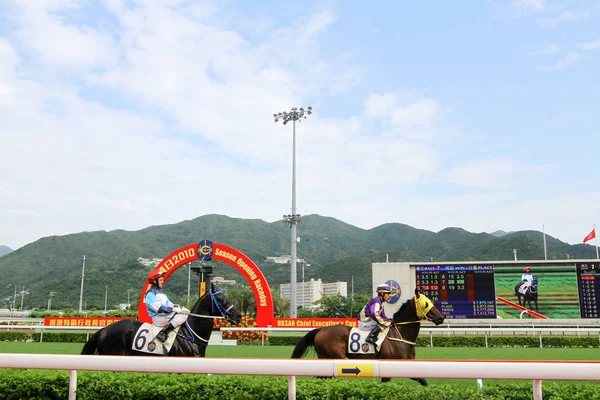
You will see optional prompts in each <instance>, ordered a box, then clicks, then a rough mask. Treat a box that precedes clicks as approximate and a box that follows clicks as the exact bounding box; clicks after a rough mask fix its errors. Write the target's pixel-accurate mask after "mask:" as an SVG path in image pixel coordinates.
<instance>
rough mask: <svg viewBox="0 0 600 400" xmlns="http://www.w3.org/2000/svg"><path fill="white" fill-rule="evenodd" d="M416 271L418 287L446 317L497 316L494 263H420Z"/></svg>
mask: <svg viewBox="0 0 600 400" xmlns="http://www.w3.org/2000/svg"><path fill="white" fill-rule="evenodd" d="M415 271H416V277H417V282H416V283H417V289H419V291H421V292H422V293H423V294H425V295H426V296H427V297H429V298H430V299H431V300H432V301H433V302H434V303H435V306H436V307H437V309H438V310H440V311H441V312H442V314H444V315H445V316H446V318H496V292H495V290H494V267H493V266H491V265H438V266H418V267H416V269H415Z"/></svg>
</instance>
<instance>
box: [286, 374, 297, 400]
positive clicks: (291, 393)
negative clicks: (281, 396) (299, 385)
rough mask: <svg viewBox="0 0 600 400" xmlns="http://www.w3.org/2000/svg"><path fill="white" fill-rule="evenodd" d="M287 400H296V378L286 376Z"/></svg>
mask: <svg viewBox="0 0 600 400" xmlns="http://www.w3.org/2000/svg"><path fill="white" fill-rule="evenodd" d="M288 400H296V376H295V375H290V376H288Z"/></svg>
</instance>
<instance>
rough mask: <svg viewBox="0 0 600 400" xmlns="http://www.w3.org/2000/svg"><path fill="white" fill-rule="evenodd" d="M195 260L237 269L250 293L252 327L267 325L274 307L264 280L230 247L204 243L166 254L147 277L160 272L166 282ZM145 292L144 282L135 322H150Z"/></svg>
mask: <svg viewBox="0 0 600 400" xmlns="http://www.w3.org/2000/svg"><path fill="white" fill-rule="evenodd" d="M198 259H202V260H206V261H208V260H210V259H214V260H219V261H222V262H224V263H226V264H229V265H231V266H232V267H234V268H235V269H237V270H238V271H239V272H240V273H241V274H242V275H243V276H244V278H246V280H247V281H248V283H249V284H250V288H251V289H252V292H253V293H254V300H255V302H256V324H257V325H258V326H259V327H267V326H269V325H270V324H271V320H272V318H273V315H274V307H273V297H272V296H271V289H270V288H269V284H268V283H267V279H266V278H265V276H264V275H263V273H262V271H261V270H260V269H259V268H258V266H257V265H256V264H255V263H254V261H252V260H251V259H250V258H249V257H247V256H246V255H245V254H244V253H242V252H240V251H238V250H236V249H234V248H232V247H229V246H225V245H224V244H220V243H212V242H210V241H208V240H203V241H201V242H200V243H198V244H195V243H194V244H190V245H187V246H185V247H182V248H181V249H179V250H176V251H174V252H173V253H171V254H169V255H168V256H167V257H165V259H164V260H162V261H161V262H160V263H159V264H158V265H157V266H156V267H155V268H154V269H153V270H152V271H150V273H152V272H154V271H161V272H163V273H164V274H165V282H166V281H167V279H168V278H169V276H170V275H171V274H172V273H173V272H174V271H175V270H176V269H177V268H179V267H181V266H183V265H186V264H187V263H189V262H191V261H194V260H198ZM148 276H150V274H148ZM148 289H150V284H149V283H148V282H145V284H144V287H143V288H142V292H141V293H140V298H139V302H138V318H139V320H140V321H145V322H152V319H151V318H150V316H149V315H148V312H147V311H146V306H145V304H144V297H145V296H146V292H147V291H148Z"/></svg>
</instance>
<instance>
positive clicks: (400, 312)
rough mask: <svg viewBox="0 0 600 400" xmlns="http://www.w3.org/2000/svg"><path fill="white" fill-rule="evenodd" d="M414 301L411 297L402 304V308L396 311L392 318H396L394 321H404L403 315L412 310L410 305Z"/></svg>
mask: <svg viewBox="0 0 600 400" xmlns="http://www.w3.org/2000/svg"><path fill="white" fill-rule="evenodd" d="M412 303H413V299H412V298H410V299H408V300H406V301H405V302H404V303H403V304H402V306H401V307H400V309H399V310H398V311H396V312H395V313H394V316H393V318H392V319H393V320H394V322H401V321H402V317H404V316H405V315H406V314H407V313H409V312H410V310H411V308H410V305H412Z"/></svg>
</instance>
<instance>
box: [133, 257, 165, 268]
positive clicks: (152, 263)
mask: <svg viewBox="0 0 600 400" xmlns="http://www.w3.org/2000/svg"><path fill="white" fill-rule="evenodd" d="M162 260H163V259H162V258H152V259H150V258H143V257H138V259H137V262H139V263H140V264H142V265H145V266H146V267H156V266H157V265H158V264H159V263H160V262H161V261H162Z"/></svg>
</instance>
